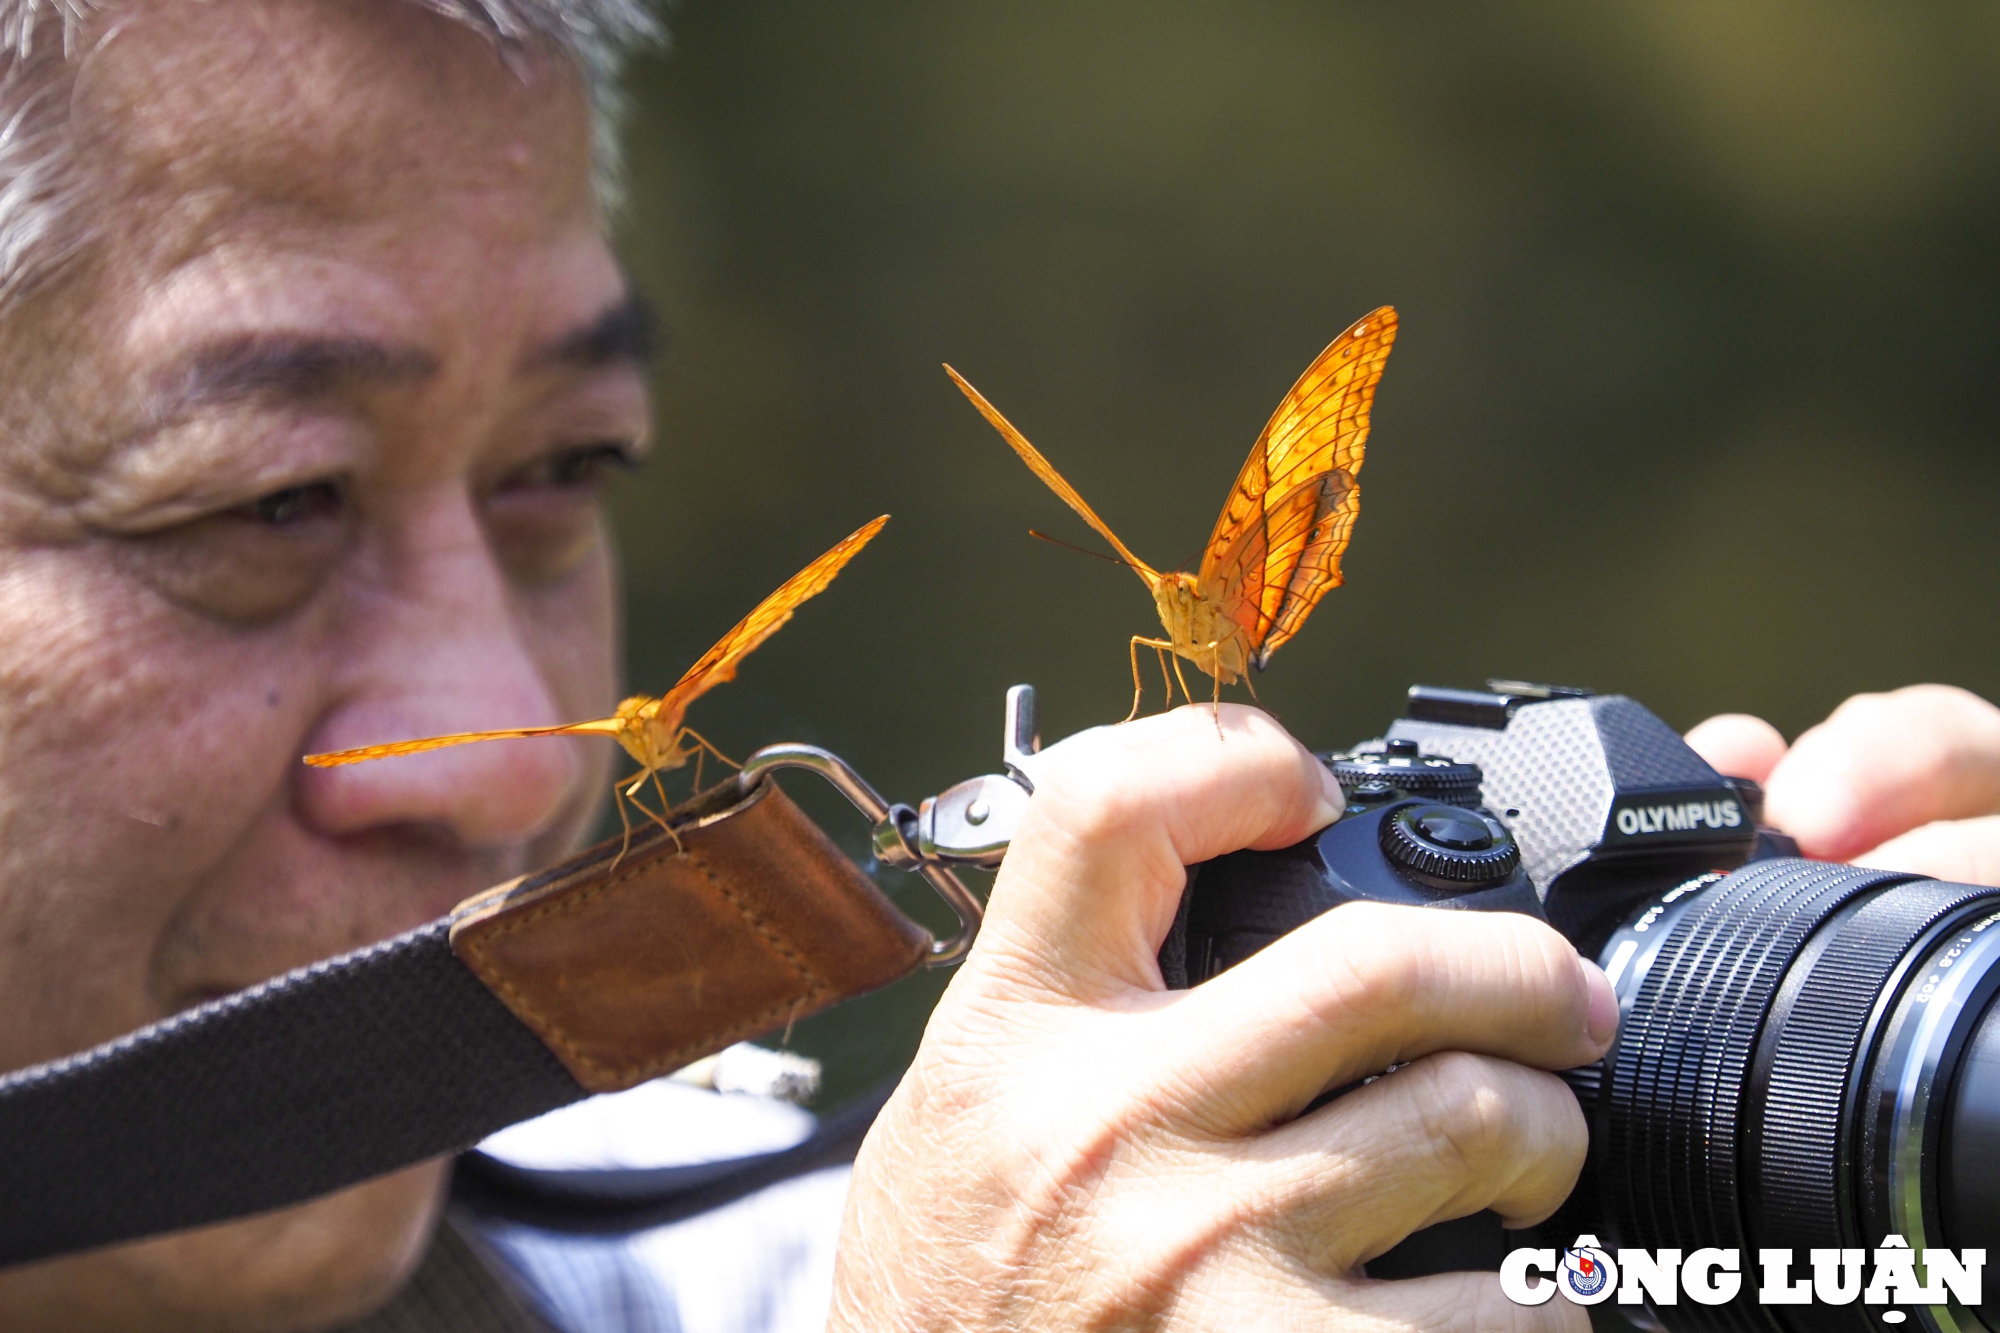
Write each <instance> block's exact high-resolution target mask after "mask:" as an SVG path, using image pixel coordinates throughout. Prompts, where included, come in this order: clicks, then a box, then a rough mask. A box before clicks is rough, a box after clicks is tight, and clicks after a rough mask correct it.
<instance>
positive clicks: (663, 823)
mask: <svg viewBox="0 0 2000 1333" xmlns="http://www.w3.org/2000/svg"><path fill="white" fill-rule="evenodd" d="M646 772H647V774H648V775H649V776H651V778H652V779H653V791H654V793H655V794H656V795H658V796H659V798H660V810H661V811H662V813H661V815H660V816H659V825H660V827H661V828H663V829H665V830H666V831H667V836H668V837H669V838H672V839H673V840H674V854H675V855H676V856H678V855H680V854H681V853H682V852H685V851H686V850H687V848H685V847H683V846H681V835H680V834H678V833H676V832H674V826H673V825H672V824H669V823H668V822H667V817H666V814H665V813H664V812H665V811H668V810H671V809H673V806H672V805H671V804H670V803H669V802H668V800H667V789H666V788H665V787H663V786H661V785H660V770H659V769H657V768H649V769H647V770H646ZM648 813H651V812H650V811H649V812H648Z"/></svg>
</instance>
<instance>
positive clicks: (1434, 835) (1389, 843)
mask: <svg viewBox="0 0 2000 1333" xmlns="http://www.w3.org/2000/svg"><path fill="white" fill-rule="evenodd" d="M1382 852H1383V854H1384V855H1385V856H1387V857H1388V858H1389V859H1390V860H1391V861H1392V862H1394V863H1395V864H1396V865H1398V866H1400V867H1402V868H1403V869H1404V870H1408V871H1411V872H1413V873H1415V874H1417V875H1421V876H1423V877H1424V878H1426V879H1432V880H1436V881H1439V882H1440V883H1443V884H1449V885H1452V886H1454V887H1457V886H1460V885H1463V886H1465V887H1467V888H1479V887H1483V886H1486V885H1489V884H1498V883H1500V882H1501V881H1502V880H1504V879H1506V878H1507V877H1508V876H1509V875H1512V874H1513V873H1514V869H1515V867H1517V866H1519V865H1520V864H1521V849H1520V848H1519V847H1517V846H1516V845H1515V843H1514V838H1513V835H1512V834H1510V833H1508V832H1507V826H1506V825H1504V824H1502V823H1501V822H1500V821H1499V820H1497V819H1495V818H1493V816H1491V815H1489V814H1486V813H1485V812H1483V811H1479V810H1467V809H1465V808H1464V807H1463V806H1456V805H1435V804H1426V805H1409V806H1404V807H1403V808H1402V809H1401V810H1398V811H1396V812H1395V813H1394V814H1392V815H1390V816H1389V817H1388V818H1387V819H1384V820H1383V821H1382Z"/></svg>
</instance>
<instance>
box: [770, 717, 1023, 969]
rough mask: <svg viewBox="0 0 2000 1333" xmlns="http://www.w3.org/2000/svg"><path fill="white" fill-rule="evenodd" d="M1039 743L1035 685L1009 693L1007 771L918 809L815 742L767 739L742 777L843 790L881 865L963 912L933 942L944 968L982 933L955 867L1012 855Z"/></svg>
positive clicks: (933, 960) (975, 903)
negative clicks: (806, 780) (911, 874)
mask: <svg viewBox="0 0 2000 1333" xmlns="http://www.w3.org/2000/svg"><path fill="white" fill-rule="evenodd" d="M1041 748H1042V738H1041V733H1040V730H1039V727H1038V725H1037V720H1036V710H1035V687H1034V686H1032V685H1016V686H1014V687H1013V688H1011V689H1009V690H1008V691H1007V727H1006V734H1005V736H1004V737H1003V738H1002V745H1001V753H1002V757H1003V759H1004V760H1005V763H1006V768H1007V771H1006V772H1005V773H988V774H984V775H982V776H980V777H976V778H968V779H966V780H965V781H964V782H960V783H957V784H956V785H954V786H951V787H948V788H946V789H945V790H944V791H942V792H940V793H939V794H938V795H936V796H929V797H926V798H924V800H923V802H922V803H921V804H920V805H918V806H916V807H915V808H914V809H913V808H911V807H910V806H907V805H904V804H902V803H900V802H898V803H896V804H893V805H892V804H890V803H889V802H888V801H885V800H883V799H882V797H881V794H880V793H878V792H877V791H876V790H875V788H874V787H872V786H870V785H869V783H868V780H867V779H866V778H864V777H862V776H861V774H859V773H857V772H856V771H855V770H854V767H853V765H851V764H849V763H848V762H847V761H846V760H845V759H842V758H841V757H840V756H839V755H837V754H834V753H833V752H832V751H830V750H823V749H821V748H820V747H819V746H817V745H791V744H787V745H767V746H765V747H764V748H763V749H761V750H759V751H757V752H756V753H755V754H753V755H751V756H750V758H749V759H748V760H746V761H745V762H744V765H743V779H744V781H745V782H755V781H756V780H757V779H758V778H759V777H761V776H763V775H764V774H765V773H767V772H771V771H773V770H776V769H781V768H802V769H805V770H807V771H808V772H812V773H817V774H818V775H819V776H820V777H822V778H824V779H825V780H826V781H827V782H828V783H829V784H830V785H831V786H832V787H833V788H834V790H835V791H838V792H839V793H840V794H841V795H842V796H845V797H846V798H847V799H848V801H849V802H850V803H852V804H853V806H854V808H855V809H857V810H859V811H860V812H861V813H862V814H863V815H864V816H865V817H866V818H867V819H868V822H869V823H870V824H872V825H873V826H874V827H873V830H872V834H871V842H872V845H873V846H874V849H875V856H876V859H877V860H879V861H881V862H882V863H883V864H884V865H892V866H896V867H898V868H899V869H903V870H913V871H915V872H916V873H917V874H919V875H922V876H923V877H924V881H925V882H926V883H927V884H929V885H930V886H931V888H932V889H933V890H935V891H936V893H937V895H938V897H940V898H942V899H944V901H945V903H946V905H947V906H949V907H950V908H951V910H952V911H953V912H955V913H956V914H957V915H958V930H957V932H956V933H954V934H953V935H952V936H951V937H950V938H948V939H942V940H938V941H936V942H934V943H933V944H932V945H931V953H930V959H929V963H930V965H931V966H932V967H947V966H949V965H951V964H953V963H956V962H958V961H959V960H960V959H962V958H964V957H965V953H966V950H968V949H970V948H971V947H972V940H973V937H974V936H975V935H977V934H978V933H979V922H980V918H981V917H982V916H983V915H984V909H983V908H981V906H980V904H979V899H978V898H976V897H974V896H973V893H972V890H971V889H968V888H967V887H966V886H965V882H964V881H963V880H961V879H959V877H958V876H957V875H955V874H953V873H952V870H951V867H952V866H954V865H969V866H981V867H985V868H991V867H993V866H997V865H999V864H1000V861H1001V859H1002V858H1003V857H1005V856H1006V855H1007V845H1008V844H1009V843H1010V842H1012V841H1013V839H1014V829H1015V827H1016V826H1017V825H1018V824H1019V823H1020V820H1021V815H1022V812H1024V811H1025V810H1026V809H1027V808H1028V797H1029V796H1030V795H1032V794H1033V793H1034V790H1035V785H1034V780H1033V777H1032V776H1031V771H1032V769H1033V767H1034V763H1035V756H1036V755H1037V753H1039V752H1040V750H1041Z"/></svg>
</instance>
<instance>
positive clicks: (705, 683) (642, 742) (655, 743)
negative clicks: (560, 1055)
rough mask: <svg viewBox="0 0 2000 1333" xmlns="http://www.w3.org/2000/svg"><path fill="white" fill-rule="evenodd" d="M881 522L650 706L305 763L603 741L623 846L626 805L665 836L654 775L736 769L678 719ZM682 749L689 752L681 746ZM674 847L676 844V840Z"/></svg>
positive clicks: (730, 675)
mask: <svg viewBox="0 0 2000 1333" xmlns="http://www.w3.org/2000/svg"><path fill="white" fill-rule="evenodd" d="M888 521H889V516H888V515H887V514H884V515H882V516H881V517H880V518H878V519H876V520H874V521H873V522H871V523H868V524H865V525H864V526H862V527H861V528H860V529H858V530H857V531H855V532H853V533H850V534H849V535H848V536H846V537H844V538H842V539H841V540H840V541H839V542H837V543H835V544H834V547H833V549H832V550H830V551H828V552H827V553H826V554H825V555H823V556H821V557H820V558H819V559H817V560H815V561H813V562H812V563H811V564H810V565H807V566H806V567H805V568H804V569H802V570H800V571H799V572H798V573H796V574H794V575H792V577H791V578H789V579H787V580H786V581H785V583H784V586H782V587H780V588H779V589H778V590H777V591H776V592H774V593H772V594H771V595H770V596H769V597H766V598H765V599H764V600H763V601H762V602H760V603H758V605H757V609H756V610H754V611H752V612H751V613H750V614H749V615H747V616H745V617H744V618H743V619H742V621H741V622H740V623H739V624H738V625H737V626H736V628H735V629H732V630H730V631H729V633H727V634H725V635H723V636H722V638H721V640H720V641H719V642H718V643H717V644H716V645H715V646H714V647H713V648H711V649H709V650H708V651H707V652H706V653H703V654H702V657H701V660H700V661H698V662H696V663H695V664H694V665H693V666H691V667H689V668H688V669H687V670H686V671H685V672H683V673H682V675H681V678H680V679H679V680H678V681H676V682H674V686H673V688H672V689H670V690H668V691H667V692H666V693H665V694H664V695H661V696H660V697H659V698H657V699H655V698H653V697H651V696H650V695H644V694H635V695H633V696H632V697H631V698H629V699H627V700H625V702H623V703H621V704H619V705H618V711H617V712H616V713H614V714H613V715H612V716H610V717H606V718H599V719H597V720H596V721H593V722H572V723H569V724H567V725H565V726H559V727H516V728H512V729H509V730H505V731H461V732H457V733H454V734H453V735H450V736H427V737H424V738H423V739H422V740H414V741H391V742H390V743H388V744H387V745H364V746H362V747H360V748H359V749H354V750H336V751H334V752H333V753H331V754H309V755H307V756H306V762H307V763H308V764H311V765H312V766H313V767H314V768H333V767H335V766H337V765H340V764H358V763H360V762H361V761H362V760H365V759H387V758H389V757H390V756H392V755H399V754H416V753H418V752H420V751H423V750H438V749H442V748H444V747H445V746H447V745H464V744H466V743H467V742H468V741H500V740H513V739H516V738H519V737H523V736H610V737H612V738H613V739H615V740H616V741H617V742H618V743H619V744H620V745H622V746H624V747H625V753H627V754H629V755H631V756H632V758H633V759H634V760H635V761H637V762H638V765H639V774H638V776H637V777H635V778H630V779H627V778H620V779H619V780H618V785H617V786H616V787H614V788H613V789H612V790H613V792H614V793H615V795H616V796H617V799H618V818H619V819H620V820H621V821H622V822H623V823H624V825H625V840H626V843H627V844H628V845H629V844H630V842H631V838H632V821H631V820H630V818H628V817H627V815H626V813H625V803H626V802H627V801H630V802H632V803H633V804H634V805H637V806H638V807H639V809H640V810H641V811H642V812H643V813H645V814H646V815H648V816H650V817H651V818H652V819H653V820H654V822H655V823H658V824H659V825H660V827H662V828H665V829H666V830H667V833H668V834H669V835H670V836H671V835H672V834H673V829H672V828H671V827H669V826H668V824H667V822H666V819H665V817H664V812H665V811H666V809H667V793H666V790H665V789H664V788H663V787H661V786H660V774H661V773H663V772H666V771H668V770H670V769H676V768H680V767H682V766H683V765H685V764H686V763H687V761H688V760H690V759H693V760H694V761H695V786H696V787H697V788H699V787H700V786H701V759H702V753H703V752H704V751H706V752H707V753H709V754H713V755H714V756H715V757H716V758H717V759H720V760H722V762H724V763H725V764H729V765H731V766H732V767H734V766H735V761H733V760H731V759H730V758H729V757H728V756H727V755H725V754H723V753H722V751H720V750H718V749H716V748H715V747H714V746H713V745H710V744H709V743H708V740H707V739H706V738H705V737H703V736H702V735H701V734H700V733H699V732H697V731H695V730H694V729H693V728H692V727H688V726H683V725H682V722H681V719H682V718H684V717H685V716H686V715H687V709H688V705H689V704H691V703H693V702H694V701H695V700H696V699H697V698H699V697H700V696H701V695H703V694H706V693H707V692H708V691H709V690H711V689H713V688H715V687H716V686H717V685H720V684H721V683H722V682H723V681H725V680H734V679H735V678H736V668H737V666H738V665H739V664H741V662H742V661H743V659H744V658H746V657H748V656H749V655H750V654H751V653H752V652H754V651H755V650H756V648H757V646H758V645H759V644H761V643H763V642H764V640H766V639H768V638H770V637H771V636H772V635H773V634H775V633H777V632H778V629H779V627H780V626H782V625H783V624H784V623H785V622H786V621H787V620H790V619H791V618H792V612H793V611H795V610H797V609H798V607H799V605H800V604H801V603H802V602H805V601H806V600H807V599H809V598H811V597H814V596H816V595H817V594H819V593H820V592H823V591H824V590H825V589H826V586H827V585H828V584H829V583H832V582H833V580H834V576H835V575H836V574H838V573H840V570H841V567H842V566H843V565H845V564H846V563H847V562H848V561H849V560H851V559H853V558H854V556H855V554H856V553H857V552H859V551H860V550H861V548H862V547H864V546H866V545H867V544H868V543H869V541H870V540H871V539H872V538H873V537H874V536H875V534H876V533H878V532H880V531H881V530H882V525H883V524H884V523H887V522H888ZM688 741H691V742H692V744H684V742H688ZM649 778H650V779H651V780H652V783H653V790H654V792H655V793H657V794H658V796H659V799H660V809H661V813H660V814H654V813H653V811H651V810H648V809H647V808H646V807H645V805H644V804H643V803H641V802H640V800H639V791H640V788H641V787H643V786H644V785H645V783H646V781H647V780H648V779H649ZM675 841H676V842H678V841H679V839H678V838H675ZM619 855H620V856H623V855H624V852H623V851H622V850H621V851H620V852H619Z"/></svg>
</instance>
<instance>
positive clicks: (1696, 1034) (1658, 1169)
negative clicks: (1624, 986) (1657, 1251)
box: [1598, 860, 1899, 1333]
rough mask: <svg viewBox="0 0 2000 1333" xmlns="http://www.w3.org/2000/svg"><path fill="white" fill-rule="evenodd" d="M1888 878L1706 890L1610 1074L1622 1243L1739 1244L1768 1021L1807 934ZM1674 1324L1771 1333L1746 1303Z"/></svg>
mask: <svg viewBox="0 0 2000 1333" xmlns="http://www.w3.org/2000/svg"><path fill="white" fill-rule="evenodd" d="M1893 878H1899V877H1895V876H1884V875H1881V874H1878V873H1873V872H1868V871H1858V870H1855V869H1853V868H1851V867H1847V866H1830V865H1825V864H1821V863H1817V862H1810V861H1794V860H1786V861H1770V862H1763V863H1760V864H1757V865H1754V866H1750V867H1748V868H1746V869H1744V870H1740V871H1737V872H1736V873H1735V874H1733V875H1731V876H1729V877H1728V878H1727V879H1725V880H1723V881H1722V882H1721V883H1719V884H1717V885H1716V886H1715V887H1714V888H1712V889H1710V890H1709V891H1708V892H1707V893H1706V894H1705V895H1703V899H1704V900H1703V902H1702V903H1701V904H1700V905H1699V906H1698V907H1697V908H1696V910H1695V911H1693V912H1691V913H1690V915H1689V916H1688V917H1687V918H1686V919H1684V920H1683V922H1682V924H1681V925H1680V926H1679V927H1677V928H1676V929H1675V931H1674V934H1673V935H1672V936H1671V937H1670V938H1669V939H1668V941H1667V942H1666V944H1665V945H1664V946H1662V948H1661V951H1660V956H1659V958H1658V959H1657V961H1655V963H1654V964H1653V966H1652V968H1651V969H1650V970H1649V971H1648V973H1647V976H1646V981H1645V983H1644V985H1643V986H1641V988H1640V991H1639V995H1638V996H1637V997H1636V1000H1635V1002H1634V1005H1633V1008H1632V1011H1631V1013H1630V1015H1629V1016H1628V1017H1627V1020H1626V1029H1625V1031H1624V1032H1623V1033H1622V1034H1621V1035H1620V1037H1619V1041H1618V1050H1617V1053H1616V1055H1615V1056H1614V1058H1613V1061H1612V1064H1611V1068H1610V1069H1609V1070H1608V1071H1607V1078H1606V1090H1607V1095H1606V1097H1605V1099H1604V1105H1603V1110H1602V1119H1601V1120H1600V1124H1601V1125H1602V1126H1603V1128H1604V1130H1605V1136H1606V1143H1605V1147H1604V1152H1603V1153H1602V1154H1601V1155H1600V1156H1599V1159H1598V1160H1599V1162H1600V1163H1601V1165H1602V1169H1603V1171H1604V1177H1603V1179H1604V1184H1605V1204H1606V1207H1607V1210H1608V1213H1609V1217H1610V1220H1611V1221H1612V1223H1613V1226H1614V1230H1615V1233H1616V1235H1617V1237H1618V1243H1620V1244H1624V1245H1639V1246H1646V1247H1660V1246H1676V1245H1677V1246H1681V1247H1683V1248H1685V1249H1694V1248H1697V1247H1700V1246H1704V1245H1725V1246H1726V1245H1739V1246H1740V1245H1742V1244H1743V1243H1744V1242H1743V1236H1742V1231H1743V1227H1742V1220H1741V1218H1742V1210H1741V1207H1740V1203H1739V1199H1738V1146H1737V1144H1738V1114H1739V1110H1740V1106H1741V1101H1742V1093H1743V1079H1744V1075H1745V1073H1746V1072H1747V1070H1748V1067H1749V1063H1750V1058H1751V1055H1752V1053H1753V1051H1754V1050H1755V1047H1756V1042H1757V1035H1758V1031H1759V1029H1760V1028H1761V1026H1762V1022H1763V1017H1764V1014H1765V1012H1766V1011H1767V1009H1768V1008H1769V1005H1770V1001H1771V997H1772V996H1773V995H1774V994H1775V993H1776V991H1777V988H1778V984H1779V982H1780V981H1781V980H1782V979H1783V977H1784V974H1785V971H1786V969H1787V968H1789V966H1790V965H1791V962H1792V960H1793V958H1794V957H1795V956H1796V955H1797V953H1798V949H1799V946H1800V945H1801V944H1803V943H1804V941H1805V939H1806V937H1807V936H1808V935H1810V934H1811V933H1812V930H1813V929H1814V927H1816V926H1817V925H1818V924H1819V923H1820V922H1822V921H1824V920H1825V919H1826V917H1827V916H1828V915H1829V914H1831V913H1832V912H1833V911H1835V910H1836V909H1837V908H1838V907H1839V906H1840V904H1842V903H1843V902H1846V901H1847V900H1848V899H1850V898H1852V897H1853V896H1854V895H1855V894H1857V893H1861V892H1864V891H1866V890H1868V889H1870V888H1872V887H1874V886H1875V885H1876V884H1879V883H1882V882H1885V881H1887V880H1890V879H1893ZM1676 1317H1677V1320H1678V1321H1679V1322H1680V1323H1682V1324H1686V1325H1688V1326H1690V1327H1695V1326H1700V1327H1709V1328H1724V1329H1740V1330H1745V1331H1746V1333H1747V1331H1748V1330H1765V1329H1768V1328H1769V1327H1770V1325H1769V1324H1768V1323H1767V1322H1766V1321H1765V1319H1764V1317H1763V1316H1762V1315H1761V1314H1760V1313H1759V1312H1758V1311H1757V1310H1756V1308H1755V1307H1754V1306H1753V1305H1750V1304H1749V1303H1747V1302H1745V1301H1738V1302H1732V1303H1731V1304H1730V1305H1728V1306H1704V1307H1688V1308H1684V1309H1677V1310H1676Z"/></svg>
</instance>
